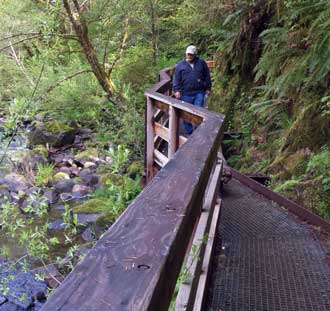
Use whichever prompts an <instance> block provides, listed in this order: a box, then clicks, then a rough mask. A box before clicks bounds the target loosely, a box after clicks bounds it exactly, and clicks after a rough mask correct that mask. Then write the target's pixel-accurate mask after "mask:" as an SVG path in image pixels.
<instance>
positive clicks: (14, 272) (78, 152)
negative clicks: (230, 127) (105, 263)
mask: <svg viewBox="0 0 330 311" xmlns="http://www.w3.org/2000/svg"><path fill="white" fill-rule="evenodd" d="M1 121H4V120H1V119H0V130H1ZM93 142H94V134H93V130H92V129H89V128H82V127H80V126H78V125H77V124H69V125H62V124H59V123H58V122H55V121H49V122H45V121H44V120H38V119H37V120H36V121H34V122H33V123H32V124H30V123H29V122H27V123H26V124H25V126H24V127H22V128H21V129H20V130H19V132H18V135H17V136H16V137H15V139H14V140H13V141H12V143H11V144H10V146H9V148H8V150H7V151H6V154H7V156H6V158H5V161H3V163H2V166H1V169H0V203H1V207H0V213H1V212H2V209H4V208H5V205H4V204H6V202H9V203H10V205H11V206H15V208H16V209H17V210H18V211H19V213H20V215H22V216H23V217H30V218H31V217H32V218H33V217H34V209H35V210H37V209H38V206H39V205H40V204H41V203H43V204H45V203H46V204H47V206H48V212H47V226H48V229H47V234H49V235H50V236H56V237H57V238H58V240H59V241H60V245H59V246H57V247H54V248H52V250H51V252H52V256H53V257H55V256H56V257H61V258H62V260H61V263H60V264H59V263H58V262H57V263H56V264H53V263H49V262H48V263H47V264H46V263H44V264H43V265H42V264H41V262H40V261H38V259H36V258H34V259H30V258H29V257H30V256H28V254H26V251H25V250H24V247H22V246H21V245H18V244H17V243H16V242H15V241H14V240H12V239H11V238H8V237H7V236H6V235H4V234H3V232H1V231H3V228H4V224H3V223H2V221H1V220H0V247H1V249H2V252H1V253H2V254H3V253H5V251H4V250H7V251H6V252H7V253H8V254H7V256H6V257H7V258H5V257H1V256H0V311H16V310H17V311H20V310H39V309H40V308H41V306H42V304H43V303H44V302H45V300H46V297H47V293H48V289H49V288H50V289H51V288H56V287H57V286H58V285H59V284H60V282H61V281H62V280H63V271H65V269H67V265H66V264H67V263H70V264H71V265H72V264H75V263H76V262H77V261H78V260H79V258H80V257H81V256H82V255H83V254H84V253H86V252H87V251H88V247H91V246H92V244H93V241H95V240H96V239H97V238H98V236H99V235H100V234H101V233H102V232H103V231H104V230H105V229H106V228H107V227H108V226H109V225H110V224H111V222H113V221H114V219H115V217H116V215H113V214H111V213H109V204H111V200H110V199H107V200H106V201H104V200H102V199H100V198H97V197H94V193H95V190H97V189H104V188H106V187H108V186H109V184H111V185H112V184H113V185H114V188H111V189H112V191H116V189H120V188H116V187H123V185H124V186H125V187H128V189H131V188H132V189H134V190H132V193H130V192H129V191H131V190H129V191H128V190H125V191H126V192H127V191H128V192H127V193H128V197H129V196H132V197H133V196H135V195H136V194H137V190H136V184H137V183H138V181H136V180H135V178H136V176H137V175H139V174H140V173H141V171H142V169H143V168H142V166H141V164H140V163H133V165H131V166H130V168H129V169H128V170H127V171H126V172H127V175H126V176H122V175H121V174H120V172H119V171H118V170H117V171H114V170H113V166H112V162H113V158H112V157H111V156H109V155H107V154H106V152H103V153H102V152H99V150H98V148H97V147H95V144H94V146H93ZM87 144H89V145H90V146H93V147H89V148H86V145H87ZM3 152H4V150H1V151H0V155H1V153H3ZM40 165H44V166H47V165H51V166H52V168H53V169H52V173H51V178H49V176H44V177H45V180H42V178H41V181H40V180H39V182H38V183H36V175H37V172H38V167H40ZM39 177H40V176H39ZM41 177H42V176H41ZM47 178H48V180H47ZM39 179H40V178H39ZM127 185H128V186H127ZM132 185H133V186H134V187H135V188H134V187H133V186H132ZM127 193H125V195H127ZM41 200H42V202H41ZM68 206H69V208H68ZM68 212H69V213H68ZM64 214H66V217H72V218H73V217H75V218H74V219H75V221H76V228H75V230H76V232H77V234H76V235H75V236H74V237H73V239H74V244H75V245H78V246H75V248H74V253H73V254H71V257H70V256H69V257H70V258H68V255H67V254H66V252H67V251H68V249H69V247H68V246H67V245H65V243H66V239H65V237H66V238H67V236H66V235H65V230H66V229H67V226H69V224H68V221H67V220H66V221H65V216H64ZM68 214H69V215H68ZM0 215H1V214H0ZM63 216H64V217H63ZM79 245H80V246H79ZM25 256H26V257H28V258H29V260H28V261H25V262H24V264H23V263H22V261H21V259H22V258H24V257H25ZM64 273H65V272H64ZM40 275H42V277H40Z"/></svg>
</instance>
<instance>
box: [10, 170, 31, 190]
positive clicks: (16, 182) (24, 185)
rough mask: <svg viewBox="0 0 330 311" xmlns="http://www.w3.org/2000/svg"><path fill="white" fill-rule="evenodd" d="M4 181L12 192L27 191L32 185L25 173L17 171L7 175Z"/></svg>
mask: <svg viewBox="0 0 330 311" xmlns="http://www.w3.org/2000/svg"><path fill="white" fill-rule="evenodd" d="M3 181H4V183H5V184H6V185H7V187H8V190H9V191H11V192H19V191H25V190H27V189H28V188H29V187H30V185H29V183H28V181H27V179H26V178H25V177H24V176H23V175H19V174H16V173H10V174H8V175H6V176H5V177H4V179H3Z"/></svg>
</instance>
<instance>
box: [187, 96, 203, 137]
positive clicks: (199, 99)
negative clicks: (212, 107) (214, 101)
mask: <svg viewBox="0 0 330 311" xmlns="http://www.w3.org/2000/svg"><path fill="white" fill-rule="evenodd" d="M204 96H205V93H204V92H201V93H197V94H196V95H194V96H187V95H182V96H181V100H183V101H184V102H187V103H190V104H193V105H195V106H199V107H204ZM183 125H184V129H185V131H186V134H187V135H190V134H191V133H192V132H193V130H194V128H193V125H192V124H191V123H189V122H186V121H184V123H183Z"/></svg>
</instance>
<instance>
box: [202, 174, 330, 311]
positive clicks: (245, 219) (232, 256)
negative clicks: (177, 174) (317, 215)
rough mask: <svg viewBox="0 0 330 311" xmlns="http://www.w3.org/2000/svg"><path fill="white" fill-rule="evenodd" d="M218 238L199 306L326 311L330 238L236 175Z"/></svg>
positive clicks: (231, 309) (229, 309) (234, 309)
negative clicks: (210, 270) (205, 297)
mask: <svg viewBox="0 0 330 311" xmlns="http://www.w3.org/2000/svg"><path fill="white" fill-rule="evenodd" d="M217 238H218V241H217V242H216V243H218V245H217V247H216V251H215V257H214V261H213V267H212V276H211V281H210V287H209V289H208V297H207V301H206V305H205V306H204V311H211V310H212V311H219V310H222V311H238V310H239V311H243V310H244V311H252V310H253V311H272V310H274V311H284V310H285V311H307V310H308V311H312V310H313V311H329V310H330V244H329V241H327V239H325V238H324V237H321V235H320V234H318V233H317V231H316V230H314V229H312V228H311V227H310V226H308V225H307V224H304V223H302V222H301V221H300V220H299V219H297V218H296V217H295V216H293V215H292V214H290V213H288V212H287V211H286V210H285V209H283V208H281V207H279V206H277V205H276V204H273V203H272V202H271V201H269V200H267V199H266V198H264V197H263V196H261V195H259V194H257V193H255V192H254V191H252V190H250V189H249V188H248V187H246V186H244V185H242V184H240V183H239V182H238V181H236V180H232V181H231V182H230V183H229V184H228V185H227V186H225V191H224V204H223V209H222V216H221V220H220V232H219V233H218V237H217ZM220 239H221V240H222V248H221V243H220Z"/></svg>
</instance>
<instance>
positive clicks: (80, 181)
mask: <svg viewBox="0 0 330 311" xmlns="http://www.w3.org/2000/svg"><path fill="white" fill-rule="evenodd" d="M73 181H74V183H75V184H83V183H84V180H83V179H82V178H81V177H75V178H73Z"/></svg>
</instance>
